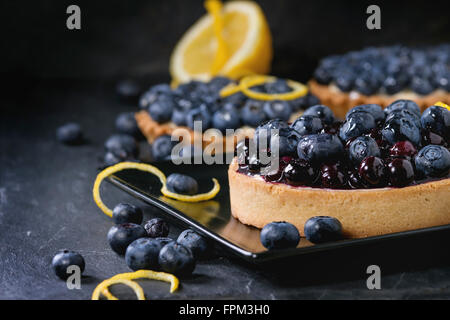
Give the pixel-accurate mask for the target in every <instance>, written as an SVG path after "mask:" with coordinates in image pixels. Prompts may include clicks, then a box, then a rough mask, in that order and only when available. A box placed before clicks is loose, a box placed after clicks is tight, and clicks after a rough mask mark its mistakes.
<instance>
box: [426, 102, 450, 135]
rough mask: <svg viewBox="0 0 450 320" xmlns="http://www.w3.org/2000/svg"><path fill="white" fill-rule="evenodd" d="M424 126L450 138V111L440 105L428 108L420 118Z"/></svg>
mask: <svg viewBox="0 0 450 320" xmlns="http://www.w3.org/2000/svg"><path fill="white" fill-rule="evenodd" d="M420 121H421V123H422V127H423V128H424V129H426V130H429V131H431V132H433V133H435V134H437V135H440V136H441V137H444V138H445V139H447V140H450V111H449V110H448V109H446V108H443V107H439V106H431V107H429V108H428V109H426V110H425V111H424V112H423V114H422V118H420Z"/></svg>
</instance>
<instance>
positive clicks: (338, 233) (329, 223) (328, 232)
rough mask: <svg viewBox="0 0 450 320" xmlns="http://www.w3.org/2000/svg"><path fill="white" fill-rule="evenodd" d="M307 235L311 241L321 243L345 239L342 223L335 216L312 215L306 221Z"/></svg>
mask: <svg viewBox="0 0 450 320" xmlns="http://www.w3.org/2000/svg"><path fill="white" fill-rule="evenodd" d="M304 232H305V237H306V239H307V240H308V241H309V242H312V243H315V244H320V243H325V242H331V241H338V240H342V239H343V235H342V225H341V223H340V222H339V220H338V219H336V218H333V217H324V216H318V217H312V218H310V219H308V220H307V221H306V223H305V230H304Z"/></svg>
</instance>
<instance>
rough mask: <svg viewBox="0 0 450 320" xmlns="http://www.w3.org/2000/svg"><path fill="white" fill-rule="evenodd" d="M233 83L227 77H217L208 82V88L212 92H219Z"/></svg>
mask: <svg viewBox="0 0 450 320" xmlns="http://www.w3.org/2000/svg"><path fill="white" fill-rule="evenodd" d="M231 82H233V81H232V80H231V79H229V78H227V77H222V76H217V77H214V78H212V79H211V81H209V83H208V86H209V89H210V90H211V91H212V92H220V90H222V89H223V88H224V87H226V86H227V85H229V84H230V83H231Z"/></svg>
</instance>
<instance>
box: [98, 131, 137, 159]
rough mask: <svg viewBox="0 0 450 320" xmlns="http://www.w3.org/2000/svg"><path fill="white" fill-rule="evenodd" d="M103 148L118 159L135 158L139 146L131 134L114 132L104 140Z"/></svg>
mask: <svg viewBox="0 0 450 320" xmlns="http://www.w3.org/2000/svg"><path fill="white" fill-rule="evenodd" d="M105 149H106V150H107V151H109V152H111V153H113V154H114V155H115V156H116V157H118V158H120V159H130V158H136V157H137V156H138V153H139V147H138V144H137V142H136V140H135V139H134V137H133V136H130V135H128V134H122V133H119V134H114V135H112V136H110V137H109V138H108V140H106V142H105Z"/></svg>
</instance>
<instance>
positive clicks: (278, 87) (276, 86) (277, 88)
mask: <svg viewBox="0 0 450 320" xmlns="http://www.w3.org/2000/svg"><path fill="white" fill-rule="evenodd" d="M264 88H265V92H267V93H269V94H277V93H286V92H290V91H292V89H291V87H290V86H289V85H288V83H287V81H286V80H284V79H277V80H275V81H273V82H267V83H266V84H264Z"/></svg>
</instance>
